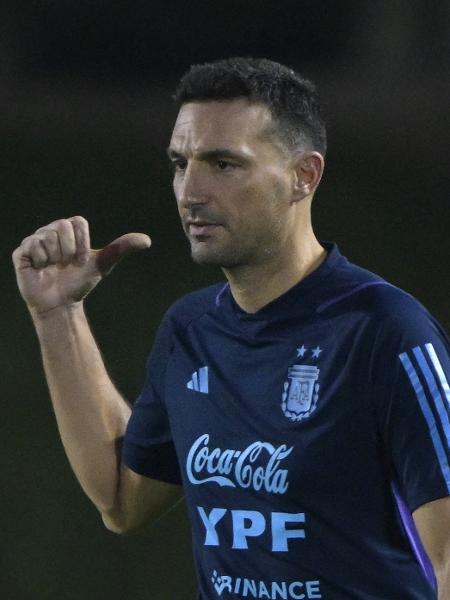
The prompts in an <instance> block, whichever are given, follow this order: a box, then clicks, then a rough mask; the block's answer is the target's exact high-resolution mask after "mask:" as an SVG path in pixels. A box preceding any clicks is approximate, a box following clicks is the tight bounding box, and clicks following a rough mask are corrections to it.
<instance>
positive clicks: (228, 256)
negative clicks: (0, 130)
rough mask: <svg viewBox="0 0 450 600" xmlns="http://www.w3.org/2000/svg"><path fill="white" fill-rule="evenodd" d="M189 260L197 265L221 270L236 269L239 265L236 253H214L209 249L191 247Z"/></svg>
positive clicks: (217, 251)
mask: <svg viewBox="0 0 450 600" xmlns="http://www.w3.org/2000/svg"><path fill="white" fill-rule="evenodd" d="M191 258H192V260H193V261H194V262H195V263H196V264H197V265H207V266H214V267H221V268H222V269H227V268H231V267H237V266H238V265H239V264H240V263H241V261H240V260H239V257H238V253H237V252H236V251H233V250H229V251H228V252H225V251H223V250H222V251H220V250H218V249H217V250H216V251H214V250H212V249H211V248H195V247H193V246H192V247H191Z"/></svg>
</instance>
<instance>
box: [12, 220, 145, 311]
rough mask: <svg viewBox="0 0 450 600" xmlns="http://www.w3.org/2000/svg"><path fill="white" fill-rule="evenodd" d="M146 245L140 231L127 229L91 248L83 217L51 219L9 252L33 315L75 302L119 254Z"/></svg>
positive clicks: (123, 254)
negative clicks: (11, 253)
mask: <svg viewBox="0 0 450 600" xmlns="http://www.w3.org/2000/svg"><path fill="white" fill-rule="evenodd" d="M150 244H151V241H150V238H149V237H148V236H147V235H145V234H143V233H127V234H126V235H122V236H121V237H119V238H117V239H116V240H114V241H113V242H111V243H110V244H108V245H107V246H105V247H104V248H102V249H101V250H93V249H92V248H91V243H90V236H89V224H88V222H87V221H86V219H84V218H83V217H78V216H77V217H71V218H70V219H60V220H58V221H53V222H52V223H50V224H49V225H45V226H44V227H41V228H40V229H38V230H37V231H36V232H35V233H34V234H33V235H30V236H29V237H27V238H25V239H24V240H23V242H22V243H21V245H20V246H19V247H18V248H16V250H14V252H13V255H12V257H13V263H14V267H15V270H16V277H17V283H18V286H19V290H20V293H21V294H22V297H23V299H24V300H25V302H26V303H27V306H28V308H29V310H30V312H31V313H32V314H33V315H40V314H44V313H46V312H48V311H50V310H52V309H54V308H57V307H60V306H69V305H71V304H74V303H77V302H80V301H81V300H82V299H83V298H85V297H86V296H87V295H88V294H89V292H90V291H91V290H92V289H93V288H94V287H95V286H96V285H97V283H98V282H99V281H100V280H101V279H102V278H103V277H105V275H107V274H108V273H110V271H111V270H112V269H113V267H114V265H115V264H116V263H117V262H118V261H119V260H120V259H121V258H123V257H124V256H126V255H127V254H129V253H131V252H135V251H138V250H143V249H144V248H148V247H149V246H150Z"/></svg>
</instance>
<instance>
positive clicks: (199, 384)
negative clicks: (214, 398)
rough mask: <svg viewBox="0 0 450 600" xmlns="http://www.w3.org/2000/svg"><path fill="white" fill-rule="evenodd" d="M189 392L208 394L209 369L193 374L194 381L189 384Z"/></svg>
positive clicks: (204, 368) (202, 369) (201, 369)
mask: <svg viewBox="0 0 450 600" xmlns="http://www.w3.org/2000/svg"><path fill="white" fill-rule="evenodd" d="M186 387H187V389H188V390H193V391H194V392H200V393H201V394H207V393H208V367H201V368H200V369H199V370H198V371H194V373H192V379H191V380H190V381H188V382H187V385H186Z"/></svg>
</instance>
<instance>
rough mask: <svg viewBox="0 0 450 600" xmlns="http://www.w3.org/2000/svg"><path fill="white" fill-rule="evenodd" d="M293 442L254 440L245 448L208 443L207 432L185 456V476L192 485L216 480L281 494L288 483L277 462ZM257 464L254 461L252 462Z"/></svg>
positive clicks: (288, 452) (285, 474) (227, 484)
mask: <svg viewBox="0 0 450 600" xmlns="http://www.w3.org/2000/svg"><path fill="white" fill-rule="evenodd" d="M292 449H293V446H291V447H290V448H288V447H287V446H286V444H281V446H278V447H275V446H273V445H272V444H270V443H269V442H253V443H252V444H250V445H249V446H247V448H245V449H244V450H232V449H223V450H222V449H221V448H210V447H209V434H207V433H205V434H203V435H201V436H200V437H199V438H197V440H195V442H194V443H193V444H192V446H191V449H190V450H189V453H188V455H187V459H186V472H187V476H188V479H189V481H190V482H191V483H193V484H194V485H200V484H202V483H212V482H214V483H217V484H219V485H220V486H221V487H241V488H252V489H254V490H256V491H259V490H265V491H266V492H271V493H272V494H284V493H285V492H286V491H287V489H288V487H289V482H288V480H287V476H288V470H287V469H281V468H280V463H281V461H282V460H284V459H285V458H286V457H288V456H289V454H290V453H291V452H292ZM257 462H258V463H259V464H255V463H257Z"/></svg>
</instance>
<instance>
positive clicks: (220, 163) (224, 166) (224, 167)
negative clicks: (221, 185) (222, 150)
mask: <svg viewBox="0 0 450 600" xmlns="http://www.w3.org/2000/svg"><path fill="white" fill-rule="evenodd" d="M216 166H217V168H218V169H219V171H229V170H230V169H233V168H235V167H236V165H235V164H233V163H230V162H228V161H227V160H221V159H219V160H217V161H216Z"/></svg>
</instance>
